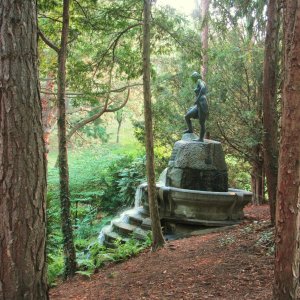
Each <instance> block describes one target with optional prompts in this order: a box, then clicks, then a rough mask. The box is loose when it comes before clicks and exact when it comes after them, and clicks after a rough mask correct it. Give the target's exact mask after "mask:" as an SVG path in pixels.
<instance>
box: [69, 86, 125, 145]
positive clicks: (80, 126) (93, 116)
mask: <svg viewBox="0 0 300 300" xmlns="http://www.w3.org/2000/svg"><path fill="white" fill-rule="evenodd" d="M129 95H130V89H128V93H127V97H126V99H125V100H124V102H123V103H122V104H121V105H120V106H118V107H115V108H107V107H108V101H106V102H105V104H104V107H103V108H102V109H101V111H99V112H98V113H95V114H94V115H92V116H90V117H88V118H86V119H83V120H81V121H80V122H78V123H77V124H76V125H75V126H73V128H72V129H71V130H70V132H69V133H68V135H67V140H68V141H69V140H70V139H71V137H72V136H73V134H74V133H75V132H76V131H77V130H78V129H80V128H82V127H83V126H85V125H86V124H88V123H91V122H93V121H95V120H97V119H99V118H100V117H101V116H102V115H103V114H104V113H106V112H115V111H117V110H119V109H121V108H123V107H124V106H125V105H126V104H127V102H128V100H129ZM107 100H108V99H107ZM98 109H99V108H98Z"/></svg>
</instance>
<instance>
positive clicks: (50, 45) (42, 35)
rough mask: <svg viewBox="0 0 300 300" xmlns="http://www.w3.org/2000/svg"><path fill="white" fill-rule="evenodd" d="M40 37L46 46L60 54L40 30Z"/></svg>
mask: <svg viewBox="0 0 300 300" xmlns="http://www.w3.org/2000/svg"><path fill="white" fill-rule="evenodd" d="M38 35H39V36H40V37H41V39H42V40H43V42H44V43H45V44H46V45H48V46H49V47H50V48H52V49H53V50H54V51H55V52H57V53H59V51H60V49H59V48H58V47H57V46H56V45H55V44H54V43H53V42H51V41H50V40H49V39H48V38H47V37H46V36H45V35H44V33H43V32H42V31H41V30H40V29H38Z"/></svg>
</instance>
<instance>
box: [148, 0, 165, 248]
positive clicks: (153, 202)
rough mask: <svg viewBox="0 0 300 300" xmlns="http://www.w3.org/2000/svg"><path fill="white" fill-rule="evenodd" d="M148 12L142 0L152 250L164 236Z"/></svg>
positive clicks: (159, 244)
mask: <svg viewBox="0 0 300 300" xmlns="http://www.w3.org/2000/svg"><path fill="white" fill-rule="evenodd" d="M150 12H151V0H144V24H143V86H144V116H145V142H146V157H147V163H146V164H147V165H146V167H147V178H148V201H149V208H150V217H151V229H152V239H153V241H152V250H153V251H155V250H157V249H158V248H161V247H163V245H164V242H165V241H164V238H163V235H162V229H161V224H160V217H159V211H158V204H157V198H156V184H155V170H154V150H153V129H152V108H151V88H150Z"/></svg>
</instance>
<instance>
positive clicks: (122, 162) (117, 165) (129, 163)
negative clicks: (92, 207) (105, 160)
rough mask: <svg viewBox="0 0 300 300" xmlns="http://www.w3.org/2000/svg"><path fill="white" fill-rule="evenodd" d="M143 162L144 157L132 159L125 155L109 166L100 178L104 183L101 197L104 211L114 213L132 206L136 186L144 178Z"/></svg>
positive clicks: (144, 167)
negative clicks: (105, 174) (104, 187)
mask: <svg viewBox="0 0 300 300" xmlns="http://www.w3.org/2000/svg"><path fill="white" fill-rule="evenodd" d="M145 164H146V161H145V157H142V158H136V159H132V157H128V156H127V157H120V158H119V159H118V160H116V161H114V162H113V163H112V164H111V165H110V166H109V169H108V173H107V175H108V176H106V177H105V178H102V180H103V181H104V182H105V184H106V189H105V193H104V194H103V197H102V203H103V204H102V206H103V209H104V210H105V211H107V212H109V213H116V212H117V211H120V210H123V209H124V208H126V207H130V206H133V204H134V196H135V191H136V188H137V187H138V186H139V185H140V184H141V183H142V182H144V181H145V180H146V179H145V171H146V166H145Z"/></svg>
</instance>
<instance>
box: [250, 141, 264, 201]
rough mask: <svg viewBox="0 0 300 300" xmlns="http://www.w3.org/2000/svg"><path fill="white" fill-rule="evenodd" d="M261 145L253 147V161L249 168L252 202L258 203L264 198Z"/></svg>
mask: <svg viewBox="0 0 300 300" xmlns="http://www.w3.org/2000/svg"><path fill="white" fill-rule="evenodd" d="M261 152H262V150H261V145H257V146H256V147H255V148H254V149H253V157H254V158H255V161H253V162H252V170H251V190H252V203H253V204H255V205H260V204H262V203H263V200H264V180H263V177H264V170H263V165H264V163H263V159H262V154H261Z"/></svg>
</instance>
